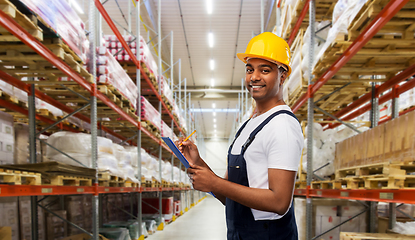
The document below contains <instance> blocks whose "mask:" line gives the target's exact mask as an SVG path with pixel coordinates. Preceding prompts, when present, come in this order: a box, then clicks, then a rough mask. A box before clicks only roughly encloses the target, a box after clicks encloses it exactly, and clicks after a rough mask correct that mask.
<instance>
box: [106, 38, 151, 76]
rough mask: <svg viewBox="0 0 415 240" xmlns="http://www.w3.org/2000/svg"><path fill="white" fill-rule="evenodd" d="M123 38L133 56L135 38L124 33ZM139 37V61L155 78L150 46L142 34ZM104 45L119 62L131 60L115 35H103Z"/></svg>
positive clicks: (135, 46)
mask: <svg viewBox="0 0 415 240" xmlns="http://www.w3.org/2000/svg"><path fill="white" fill-rule="evenodd" d="M123 38H124V40H125V41H126V42H127V44H128V46H129V47H130V49H131V51H132V53H133V54H134V56H136V52H137V49H136V48H137V45H136V39H135V38H133V37H132V36H130V35H124V36H123ZM139 38H140V58H139V59H138V60H139V61H140V62H143V63H144V64H145V65H146V66H147V69H148V70H149V72H150V73H151V74H154V76H155V77H156V79H157V76H158V67H157V63H156V61H154V58H153V55H152V53H151V51H150V48H149V47H148V46H147V43H146V41H145V40H144V38H143V37H142V36H140V37H139ZM104 39H105V46H106V47H107V48H108V49H109V51H110V53H111V54H112V55H115V59H117V61H119V62H132V60H131V57H130V55H128V53H127V51H125V49H124V48H123V46H122V44H121V42H120V41H119V40H118V38H117V37H116V36H115V35H105V36H104Z"/></svg>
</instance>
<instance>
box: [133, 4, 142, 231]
mask: <svg viewBox="0 0 415 240" xmlns="http://www.w3.org/2000/svg"><path fill="white" fill-rule="evenodd" d="M140 6H141V4H137V6H136V14H135V26H136V36H137V38H136V40H135V41H136V57H137V60H140V54H141V53H140ZM130 31H131V29H130ZM140 68H141V63H140ZM140 68H137V69H136V77H135V82H136V85H137V96H138V97H137V99H138V100H137V101H138V102H137V117H138V122H140V123H141V71H140ZM137 158H138V160H137V164H138V166H137V179H138V181H139V182H140V183H141V130H140V129H138V133H137ZM140 186H141V184H140ZM142 197H143V194H142V192H141V191H140V192H139V193H138V196H137V198H138V199H137V220H138V236H140V237H141V236H143V235H144V233H143V232H142V224H143V211H142V207H141V206H142Z"/></svg>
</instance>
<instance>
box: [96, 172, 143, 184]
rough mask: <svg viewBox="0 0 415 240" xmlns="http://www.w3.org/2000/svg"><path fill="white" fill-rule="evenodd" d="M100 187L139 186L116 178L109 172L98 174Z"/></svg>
mask: <svg viewBox="0 0 415 240" xmlns="http://www.w3.org/2000/svg"><path fill="white" fill-rule="evenodd" d="M98 185H99V186H103V187H138V186H139V184H138V183H135V182H132V181H131V180H128V179H124V178H122V177H119V176H115V175H113V174H111V173H109V172H100V173H98Z"/></svg>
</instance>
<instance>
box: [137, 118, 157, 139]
mask: <svg viewBox="0 0 415 240" xmlns="http://www.w3.org/2000/svg"><path fill="white" fill-rule="evenodd" d="M141 126H142V127H144V128H145V129H147V130H148V131H149V132H150V133H152V134H153V135H154V136H156V137H157V138H161V133H160V130H159V129H158V128H157V127H156V126H154V124H153V123H151V122H150V121H147V120H144V121H143V120H141Z"/></svg>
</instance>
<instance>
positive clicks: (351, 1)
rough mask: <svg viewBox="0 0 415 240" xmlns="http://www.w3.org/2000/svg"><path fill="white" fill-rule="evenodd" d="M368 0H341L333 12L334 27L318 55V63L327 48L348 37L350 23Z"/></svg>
mask: <svg viewBox="0 0 415 240" xmlns="http://www.w3.org/2000/svg"><path fill="white" fill-rule="evenodd" d="M366 2H367V0H339V1H338V2H337V3H336V6H335V7H334V10H333V25H332V28H331V29H330V31H329V32H328V35H327V38H326V42H325V43H324V44H323V46H322V47H321V49H320V51H319V52H316V53H317V57H316V61H318V60H319V59H320V58H321V57H322V56H323V55H324V52H325V51H326V50H327V48H328V47H329V46H330V45H331V44H332V43H333V42H334V41H335V39H336V38H338V36H342V35H347V34H348V30H347V29H348V28H349V25H350V23H351V22H352V21H353V19H354V18H355V17H356V15H357V14H358V13H359V11H360V9H361V8H362V7H363V5H364V4H365V3H366Z"/></svg>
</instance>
